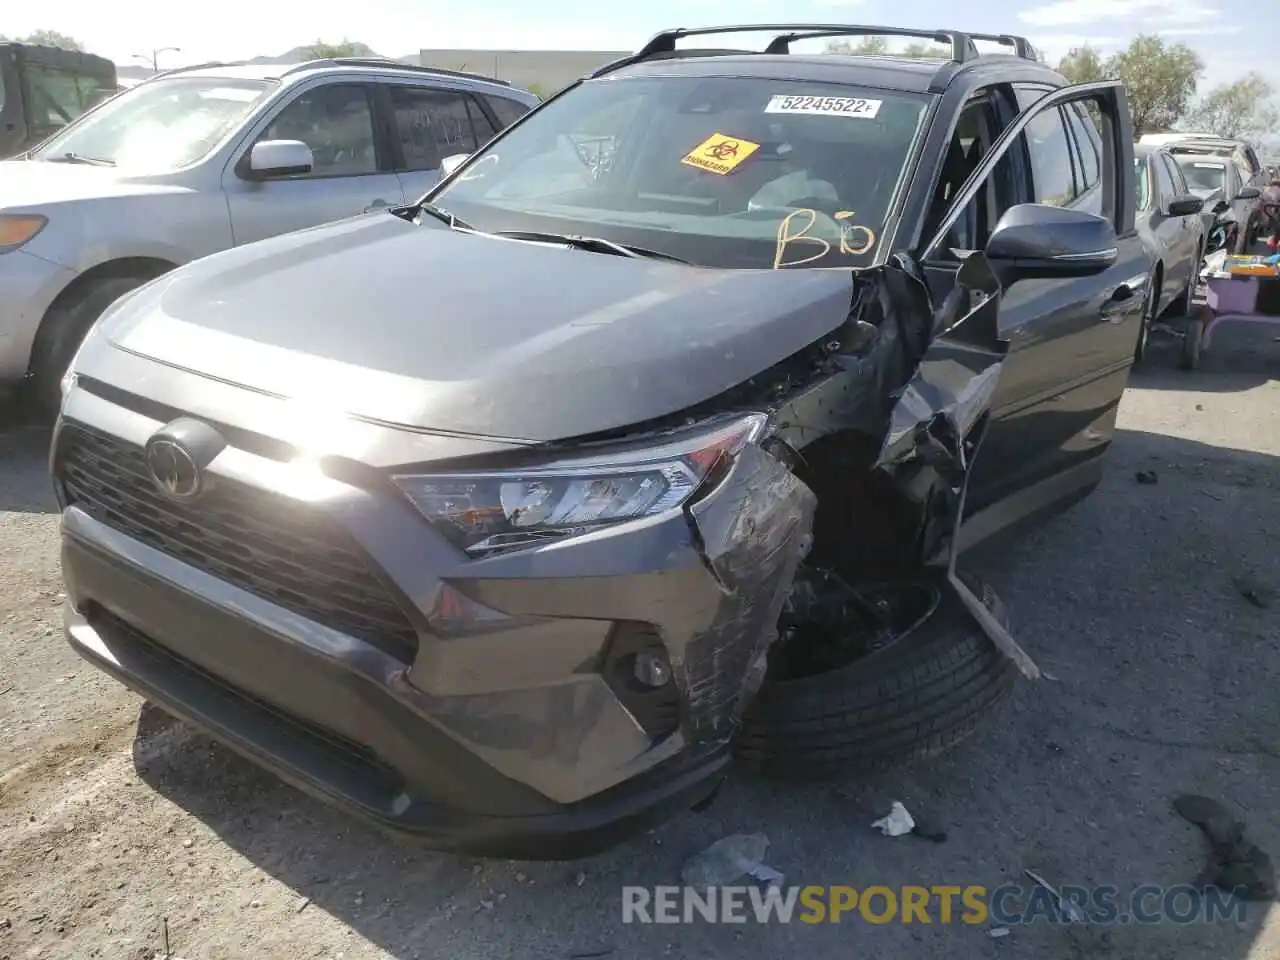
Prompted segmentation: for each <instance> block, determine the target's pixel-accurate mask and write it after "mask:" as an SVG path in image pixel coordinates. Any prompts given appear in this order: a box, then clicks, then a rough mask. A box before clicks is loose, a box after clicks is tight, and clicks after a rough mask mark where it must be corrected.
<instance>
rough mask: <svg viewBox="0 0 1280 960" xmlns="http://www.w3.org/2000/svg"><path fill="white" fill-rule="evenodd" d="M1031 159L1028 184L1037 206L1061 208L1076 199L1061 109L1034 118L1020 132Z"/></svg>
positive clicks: (1068, 146)
mask: <svg viewBox="0 0 1280 960" xmlns="http://www.w3.org/2000/svg"><path fill="white" fill-rule="evenodd" d="M1023 137H1024V139H1025V140H1026V145H1027V155H1028V157H1030V159H1031V180H1032V184H1033V186H1034V189H1035V199H1036V202H1037V203H1049V204H1052V205H1054V206H1055V207H1065V206H1067V205H1068V204H1070V203H1071V201H1072V200H1074V199H1075V198H1076V185H1075V175H1074V171H1073V170H1072V164H1071V147H1070V143H1069V141H1068V140H1067V129H1066V127H1065V126H1064V125H1063V115H1062V109H1061V108H1058V109H1054V110H1046V111H1044V112H1043V113H1040V114H1039V115H1037V116H1036V117H1035V118H1034V119H1033V120H1032V121H1031V122H1030V123H1029V124H1027V127H1026V130H1025V131H1023Z"/></svg>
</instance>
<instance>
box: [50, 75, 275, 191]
mask: <svg viewBox="0 0 1280 960" xmlns="http://www.w3.org/2000/svg"><path fill="white" fill-rule="evenodd" d="M271 89H272V86H271V84H268V83H265V82H260V81H254V80H214V79H210V78H208V77H203V78H202V77H173V78H171V79H165V80H151V81H148V82H146V83H140V84H138V86H136V87H133V88H132V89H130V90H126V91H125V92H124V93H122V94H120V95H119V96H117V97H115V98H114V99H112V100H110V101H108V102H107V103H104V104H102V106H101V107H99V108H98V109H97V110H95V111H93V112H92V113H89V114H86V115H85V116H84V117H82V118H81V119H80V121H79V122H78V123H73V124H71V125H70V126H68V127H67V128H66V129H65V130H63V131H62V132H61V133H59V134H57V135H56V136H54V137H53V138H52V139H50V140H48V141H46V142H45V144H44V145H43V146H42V147H41V148H40V149H39V150H37V151H36V152H35V153H34V154H33V155H32V159H34V160H50V161H55V160H69V161H76V160H79V161H81V162H88V163H94V162H97V163H109V164H111V165H114V166H117V167H121V168H125V169H127V170H128V171H130V172H135V173H168V172H171V171H173V170H178V169H180V168H182V167H185V166H187V165H188V164H191V163H194V162H195V161H197V160H199V159H200V158H201V157H203V156H204V155H205V154H207V153H208V152H209V151H210V150H212V149H213V148H214V147H215V146H217V144H218V142H219V141H220V140H222V138H223V137H225V136H226V135H227V134H228V133H229V132H231V130H232V129H233V128H235V127H236V126H237V125H238V124H239V123H240V122H241V121H242V120H243V119H244V118H245V116H247V115H248V113H249V112H250V111H251V110H252V109H253V107H254V105H255V104H256V103H257V102H258V101H259V100H261V99H262V98H263V97H265V96H266V95H267V94H268V93H269V92H270V90H271Z"/></svg>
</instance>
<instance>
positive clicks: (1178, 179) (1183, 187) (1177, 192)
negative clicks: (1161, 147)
mask: <svg viewBox="0 0 1280 960" xmlns="http://www.w3.org/2000/svg"><path fill="white" fill-rule="evenodd" d="M1160 162H1161V163H1163V164H1164V166H1165V169H1166V170H1168V171H1169V181H1170V183H1172V184H1173V195H1174V196H1175V197H1184V196H1186V195H1187V194H1188V193H1190V192H1191V191H1190V190H1189V189H1188V188H1187V178H1186V177H1184V176H1183V175H1182V168H1181V167H1179V166H1178V165H1177V164H1176V163H1174V162H1173V158H1172V157H1171V156H1169V155H1168V154H1167V153H1162V154H1160Z"/></svg>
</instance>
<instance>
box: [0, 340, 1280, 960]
mask: <svg viewBox="0 0 1280 960" xmlns="http://www.w3.org/2000/svg"><path fill="white" fill-rule="evenodd" d="M1154 347H1155V350H1154V355H1153V357H1152V362H1151V369H1150V370H1149V371H1148V372H1146V373H1144V374H1141V375H1138V376H1136V377H1135V379H1134V383H1133V386H1132V389H1131V390H1130V391H1129V393H1128V394H1127V396H1126V399H1125V402H1124V406H1123V409H1122V415H1121V428H1122V429H1121V431H1120V434H1119V436H1118V439H1117V442H1116V445H1115V447H1114V450H1113V453H1112V456H1111V459H1110V461H1109V470H1108V475H1107V478H1106V480H1105V481H1104V483H1103V485H1102V487H1101V488H1100V489H1099V490H1098V491H1097V492H1096V493H1095V494H1094V495H1093V496H1092V497H1091V498H1090V499H1089V500H1087V501H1086V502H1084V503H1083V504H1081V505H1079V506H1077V507H1076V508H1074V509H1073V510H1071V511H1070V512H1069V513H1067V514H1065V515H1063V516H1062V517H1060V518H1057V519H1055V520H1054V521H1052V522H1050V523H1049V524H1047V525H1046V526H1044V527H1043V528H1041V529H1040V530H1038V531H1036V532H1035V533H1034V534H1032V535H1031V536H1030V538H1028V539H1027V540H1024V541H1022V542H1021V543H1020V544H1018V545H1017V546H1016V547H1015V548H1013V549H1012V550H1010V551H1008V552H1006V553H1004V554H1002V555H1000V556H999V557H995V558H989V559H986V560H983V561H981V563H980V567H981V569H982V572H984V573H985V574H987V575H988V576H989V577H990V578H991V580H992V581H993V582H994V583H995V585H996V586H997V588H998V589H999V591H1000V592H1001V594H1002V596H1003V598H1004V599H1005V601H1006V603H1007V604H1008V606H1009V607H1010V610H1011V614H1012V617H1013V620H1014V627H1015V633H1016V635H1017V636H1018V637H1019V639H1020V640H1021V641H1022V642H1023V644H1024V645H1025V646H1026V647H1027V648H1028V649H1029V650H1030V651H1031V652H1032V654H1033V655H1034V656H1035V657H1037V658H1038V660H1039V661H1040V663H1041V665H1042V666H1043V667H1045V668H1046V669H1047V670H1048V671H1049V672H1050V673H1051V674H1052V675H1053V677H1054V678H1055V679H1053V680H1047V681H1044V682H1041V683H1040V684H1038V685H1033V684H1030V683H1022V684H1021V685H1020V686H1019V688H1018V689H1017V691H1016V692H1015V694H1014V695H1013V697H1012V698H1011V700H1010V701H1009V702H1008V704H1007V705H1006V707H1005V709H1004V710H1003V711H1002V713H1001V714H1000V717H999V720H998V722H994V723H992V724H990V725H989V726H988V727H987V728H986V729H985V730H984V731H983V733H982V734H981V735H980V736H979V737H978V738H976V739H975V740H974V741H973V742H972V743H971V744H970V745H968V746H966V747H964V748H962V749H961V750H959V751H957V752H956V753H954V754H952V755H950V756H948V757H945V758H943V759H941V760H938V761H935V762H932V763H930V764H928V765H925V766H921V767H917V768H914V769H911V770H908V771H906V772H901V773H896V774H893V775H886V776H882V777H880V778H877V779H874V780H870V781H863V782H857V783H848V784H844V785H841V786H839V787H833V786H830V785H827V786H803V787H795V786H784V785H778V784H767V783H761V782H758V781H753V780H750V779H747V778H744V777H739V778H737V779H735V780H733V781H732V782H731V783H730V784H729V786H728V787H727V788H726V790H725V791H724V792H723V793H722V795H721V797H720V799H719V800H718V801H717V802H716V803H715V805H713V806H712V807H711V808H710V809H709V810H708V811H706V812H704V813H701V814H693V813H690V814H687V815H684V816H682V817H680V818H678V819H676V820H675V821H673V822H671V823H670V824H668V825H666V826H664V827H663V828H662V829H660V830H658V831H656V832H654V833H652V834H649V835H647V836H644V837H642V838H640V839H638V840H636V841H634V842H632V843H630V844H627V845H625V846H624V847H622V848H620V849H617V850H615V851H613V852H611V853H609V854H607V855H604V856H601V857H598V858H595V859H592V860H589V861H584V862H582V863H577V864H553V865H547V864H516V863H505V862H493V861H490V862H484V863H481V862H476V861H469V860H463V859H458V858H454V857H447V856H439V855H435V854H432V853H429V852H426V851H423V850H421V849H418V848H416V847H415V846H413V845H412V844H409V843H406V842H404V841H397V840H394V839H387V838H385V837H383V836H382V835H380V834H377V833H375V832H373V831H370V830H368V829H366V828H364V827H363V826H361V825H359V824H356V823H354V822H352V821H350V820H348V819H347V818H345V817H343V816H342V815H340V814H337V813H335V812H333V811H331V810H329V809H327V808H325V807H322V806H321V805H319V804H317V803H315V802H313V801H311V800H310V799H308V798H305V797H303V796H301V795H299V794H298V793H296V792H294V791H293V790H291V789H290V788H287V787H285V786H282V785H281V784H279V783H277V782H276V781H274V780H273V779H272V778H270V777H269V776H266V775H264V774H262V773H259V772H258V771H257V770H255V769H254V768H253V767H251V766H249V765H247V764H246V763H244V762H242V761H240V760H238V759H237V758H236V757H234V756H232V755H230V754H229V753H228V752H227V751H225V750H223V749H221V748H219V747H217V746H216V745H214V744H212V743H210V742H209V741H207V740H205V739H203V738H201V737H200V736H197V735H194V734H191V733H188V732H187V731H186V730H185V729H183V728H182V727H181V726H178V725H175V724H173V723H171V722H170V721H168V720H167V719H166V718H164V717H163V716H161V715H158V714H157V713H156V712H154V711H150V710H148V709H146V708H144V707H143V705H142V703H141V702H140V701H139V700H138V699H137V698H136V697H134V696H133V695H132V694H130V693H128V692H126V691H124V690H123V689H122V688H120V687H119V686H117V685H115V684H114V683H112V682H110V681H108V680H106V679H105V678H103V677H101V676H99V675H98V674H97V673H95V672H94V671H93V670H92V669H90V668H88V667H87V666H86V665H84V664H83V663H82V662H81V661H80V660H79V659H78V658H77V657H76V656H75V655H73V654H72V653H71V652H70V650H69V649H68V648H67V646H66V645H65V644H64V643H63V641H62V639H61V637H60V635H59V630H58V625H57V622H58V616H59V611H58V602H59V581H58V567H57V541H56V525H57V521H56V515H55V513H54V505H53V502H52V498H51V497H50V495H49V492H48V486H47V482H46V480H45V475H44V455H45V443H46V437H45V436H44V434H43V433H42V432H41V431H39V430H35V429H11V430H10V431H9V432H7V433H3V434H0V544H3V551H0V960H3V958H11V960H18V958H29V957H30V958H36V957H39V958H61V957H67V958H87V957H104V958H130V960H140V958H150V957H152V956H154V955H156V954H157V952H158V951H159V950H160V948H161V934H160V930H161V927H162V924H164V923H166V922H167V926H168V930H169V936H170V940H171V945H172V951H173V955H174V956H175V957H182V958H185V960H214V958H250V957H272V958H275V957H290V958H292V957H299V958H301V957H334V958H336V957H347V958H352V960H354V958H388V957H394V958H397V960H407V958H411V957H423V958H426V957H432V958H435V957H439V958H449V960H473V958H489V957H493V958H498V957H501V958H548V960H551V958H569V957H573V956H585V955H599V956H606V955H607V956H610V957H616V958H619V960H631V958H651V957H668V956H669V957H687V958H695V957H697V958H702V957H708V958H709V957H723V956H733V957H735V958H738V957H741V958H754V957H759V958H770V960H772V958H776V957H790V956H800V955H804V956H806V957H810V958H813V960H825V958H827V957H831V958H836V957H840V958H844V957H849V956H858V957H867V958H903V960H906V958H914V957H918V956H922V955H923V956H932V957H937V958H959V957H996V956H1001V955H1003V956H1014V955H1017V956H1022V957H1031V956H1040V957H1116V958H1129V957H1142V958H1144V960H1161V958H1175V957H1177V958H1182V957H1186V958H1193V957H1194V958H1204V957H1214V958H1217V960H1238V958H1244V957H1249V958H1272V957H1280V929H1277V928H1278V927H1280V921H1278V920H1277V919H1270V918H1269V916H1268V910H1267V905H1265V904H1264V905H1253V906H1252V907H1251V909H1250V912H1249V916H1248V918H1247V919H1246V920H1245V921H1244V922H1242V923H1220V924H1217V925H1212V926H1210V925H1199V926H1191V927H1176V926H1173V925H1169V924H1161V925H1156V926H1142V927H1139V926H1133V925H1127V926H1113V927H1110V928H1105V929H1103V928H1099V927H1090V928H1087V929H1085V928H1081V927H1070V926H1061V925H1051V924H1047V923H1036V924H1032V925H1029V926H1019V927H1016V928H1014V929H1013V930H1012V931H1011V932H1010V935H1009V936H1008V937H1005V938H1002V939H993V938H991V937H989V936H988V935H987V933H986V931H985V930H984V929H983V928H982V927H980V926H965V925H962V924H952V925H943V924H939V923H936V922H935V923H933V924H931V925H921V924H919V923H916V924H910V925H904V924H890V925H883V926H872V925H868V924H866V923H864V922H861V921H859V920H857V919H854V920H852V921H850V920H846V921H845V922H844V923H841V924H839V925H832V924H824V925H819V926H808V925H804V924H798V923H797V924H791V925H785V926H784V925H776V924H775V925H770V926H767V927H760V926H756V925H754V924H752V925H750V926H747V927H742V926H731V925H719V926H712V925H709V924H705V923H697V924H693V925H681V926H668V925H623V924H622V923H621V920H620V918H621V893H620V888H621V887H622V886H623V885H624V884H640V885H650V886H652V885H657V884H667V883H675V882H678V877H679V871H680V866H681V864H682V863H683V861H684V860H685V859H686V858H687V857H688V856H689V855H691V854H692V853H694V852H696V851H698V850H699V849H701V848H703V847H705V846H706V845H707V844H709V843H710V842H712V841H713V840H716V839H717V838H719V837H721V836H724V835H726V834H730V833H735V832H756V831H760V832H764V833H766V834H767V835H768V836H769V838H770V841H771V846H770V852H769V856H768V861H769V863H770V864H771V865H773V866H775V867H777V868H778V869H780V870H782V871H784V872H785V873H786V874H787V876H788V879H789V881H790V882H796V883H817V884H850V885H853V886H855V887H859V888H862V887H866V886H868V885H872V884H885V885H888V886H890V887H896V886H900V885H902V884H923V885H933V884H944V883H946V884H985V885H986V886H988V887H994V886H997V885H999V884H1000V883H1002V882H1023V881H1022V880H1021V878H1022V872H1023V870H1024V869H1026V868H1031V869H1034V870H1036V871H1037V872H1038V873H1040V874H1041V875H1043V876H1045V877H1046V878H1048V879H1049V880H1050V881H1052V882H1055V883H1075V884H1082V885H1090V884H1107V883H1109V884H1115V885H1116V886H1118V887H1120V888H1121V889H1122V890H1125V889H1130V888H1132V887H1134V886H1136V885H1139V884H1143V883H1156V884H1163V885H1174V884H1181V883H1187V882H1189V881H1191V880H1192V878H1194V877H1195V876H1196V874H1197V873H1198V871H1199V869H1200V867H1201V866H1202V863H1203V858H1204V855H1205V850H1204V847H1203V842H1202V840H1201V838H1200V836H1199V835H1198V834H1197V833H1196V832H1195V831H1194V829H1193V828H1191V827H1190V826H1188V825H1187V824H1186V823H1184V822H1182V821H1181V820H1180V819H1178V818H1177V817H1176V816H1174V815H1173V814H1172V813H1171V811H1170V809H1169V803H1170V800H1171V798H1172V797H1173V796H1175V795H1176V794H1178V793H1182V792H1187V791H1193V792H1200V793H1205V794H1210V795H1214V796H1218V797H1221V798H1223V799H1226V800H1229V801H1231V802H1233V803H1236V804H1238V805H1239V806H1240V807H1241V808H1243V809H1244V811H1245V812H1246V815H1247V817H1248V818H1249V822H1250V829H1251V832H1252V834H1253V835H1254V837H1255V839H1256V840H1257V841H1258V842H1259V843H1260V844H1261V845H1262V846H1263V848H1264V849H1269V850H1272V851H1275V852H1278V853H1280V821H1278V820H1277V819H1276V818H1275V816H1274V812H1275V811H1276V810H1277V809H1280V748H1277V746H1276V739H1275V731H1276V729H1277V726H1278V725H1280V724H1278V721H1280V706H1278V698H1277V696H1276V691H1277V689H1280V653H1278V652H1277V649H1276V637H1277V631H1276V618H1277V616H1278V615H1280V606H1278V607H1271V606H1261V607H1260V606H1257V605H1255V604H1253V603H1250V602H1249V601H1248V600H1246V599H1245V598H1244V597H1243V596H1242V594H1241V584H1242V583H1243V582H1246V581H1247V579H1248V578H1252V584H1253V589H1254V590H1255V591H1256V592H1257V593H1258V594H1259V599H1260V600H1261V601H1262V602H1263V603H1264V604H1267V603H1268V602H1269V600H1270V599H1271V595H1270V591H1271V590H1272V589H1273V588H1276V587H1280V568H1277V566H1276V564H1275V562H1274V557H1275V542H1276V538H1277V536H1278V535H1280V498H1278V497H1277V488H1278V487H1280V467H1278V464H1280V460H1277V459H1276V457H1277V456H1280V427H1277V419H1276V415H1277V412H1278V411H1280V386H1278V385H1277V383H1276V382H1273V380H1272V376H1273V375H1274V374H1275V373H1276V372H1277V371H1280V343H1276V342H1273V341H1272V340H1271V338H1270V336H1268V335H1266V334H1265V333H1262V332H1260V331H1248V332H1242V333H1241V334H1239V335H1231V334H1230V333H1227V334H1224V335H1223V336H1222V339H1221V340H1220V341H1219V342H1218V343H1217V344H1216V345H1215V349H1214V352H1213V354H1211V355H1209V356H1208V357H1207V359H1206V365H1205V368H1204V369H1203V370H1202V371H1200V372H1198V373H1195V374H1183V373H1179V372H1178V371H1176V370H1174V369H1173V366H1174V355H1175V348H1174V346H1173V345H1172V344H1171V343H1168V342H1164V343H1160V342H1157V343H1156V344H1155V345H1154ZM1143 470H1151V471H1155V473H1156V475H1157V477H1158V482H1157V483H1155V484H1139V483H1137V482H1136V481H1135V473H1136V472H1137V471H1143ZM1269 560H1270V561H1271V562H1270V563H1268V561H1269ZM1277 603H1280V600H1278V601H1277ZM893 799H899V800H902V801H903V802H905V803H906V805H907V806H908V807H909V808H911V809H913V810H916V811H925V812H927V813H929V814H930V815H931V816H933V817H935V818H936V819H937V820H938V821H940V822H941V824H943V825H944V826H945V828H946V830H947V832H948V834H949V839H948V841H947V842H946V843H944V844H931V843H928V842H926V841H924V840H921V839H918V838H913V837H905V838H900V839H886V838H884V837H881V836H879V835H878V834H876V833H874V832H872V831H871V830H870V829H869V827H868V824H869V822H870V820H872V819H873V818H874V817H876V816H879V815H880V814H881V813H883V812H884V811H885V810H887V808H888V804H889V802H890V801H891V800H893ZM1277 916H1280V915H1277ZM935 917H936V914H935Z"/></svg>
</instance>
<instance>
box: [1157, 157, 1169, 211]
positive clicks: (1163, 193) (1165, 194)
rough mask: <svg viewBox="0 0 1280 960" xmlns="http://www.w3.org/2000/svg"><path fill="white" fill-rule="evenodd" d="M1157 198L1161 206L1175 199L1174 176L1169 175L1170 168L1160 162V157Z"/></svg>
mask: <svg viewBox="0 0 1280 960" xmlns="http://www.w3.org/2000/svg"><path fill="white" fill-rule="evenodd" d="M1155 168H1156V198H1157V200H1158V201H1159V204H1160V206H1161V207H1163V206H1164V205H1165V204H1166V203H1168V202H1169V201H1170V200H1171V199H1173V178H1172V177H1171V176H1170V175H1169V169H1168V168H1167V167H1166V166H1165V165H1164V164H1163V163H1161V162H1160V159H1159V157H1158V156H1157V158H1156V164H1155Z"/></svg>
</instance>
